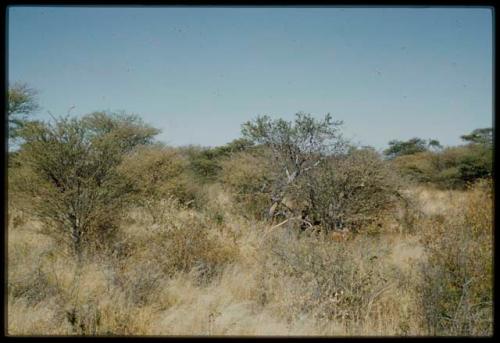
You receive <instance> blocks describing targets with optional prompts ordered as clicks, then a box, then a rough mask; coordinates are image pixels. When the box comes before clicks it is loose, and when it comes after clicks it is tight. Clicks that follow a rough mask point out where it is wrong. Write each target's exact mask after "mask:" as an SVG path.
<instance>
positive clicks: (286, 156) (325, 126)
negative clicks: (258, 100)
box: [242, 112, 345, 218]
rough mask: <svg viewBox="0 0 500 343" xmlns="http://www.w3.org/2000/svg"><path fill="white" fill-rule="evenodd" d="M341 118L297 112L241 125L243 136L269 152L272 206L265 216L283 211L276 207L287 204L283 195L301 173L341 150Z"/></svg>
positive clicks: (342, 144)
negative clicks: (292, 117)
mask: <svg viewBox="0 0 500 343" xmlns="http://www.w3.org/2000/svg"><path fill="white" fill-rule="evenodd" d="M341 125H342V122H341V121H334V120H333V119H332V116H331V115H330V114H327V115H326V116H325V118H324V119H323V120H317V119H315V118H314V117H312V116H311V115H310V114H306V113H302V112H300V113H297V114H296V117H295V121H294V122H289V121H286V120H283V119H276V120H272V119H271V118H270V117H269V116H260V117H257V118H256V119H255V120H253V121H249V122H246V123H244V124H243V126H242V134H243V136H244V137H245V138H246V139H248V140H250V141H252V142H254V143H257V144H262V145H264V146H266V147H268V148H269V149H270V151H271V152H272V158H273V163H272V164H273V166H274V172H275V175H274V177H273V179H274V184H273V187H272V196H271V198H272V204H273V205H272V206H271V208H270V209H269V216H270V217H271V218H272V217H274V216H275V215H277V214H280V213H286V211H278V207H285V209H286V208H287V207H288V206H287V205H286V204H284V201H283V200H284V198H285V196H286V195H287V193H288V192H289V191H290V189H291V188H293V186H295V185H296V184H297V180H299V179H300V178H301V177H303V176H304V175H307V174H308V173H309V172H310V171H312V170H313V169H314V168H316V167H318V165H319V164H320V163H321V162H322V161H323V160H324V159H325V157H326V156H328V155H332V154H335V153H338V152H340V151H343V149H344V148H345V144H344V141H343V139H342V137H341V135H340V132H339V127H340V126H341Z"/></svg>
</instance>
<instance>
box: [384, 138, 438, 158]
mask: <svg viewBox="0 0 500 343" xmlns="http://www.w3.org/2000/svg"><path fill="white" fill-rule="evenodd" d="M430 148H432V149H434V150H440V149H442V146H441V144H440V143H439V141H438V140H437V139H429V140H425V139H422V138H418V137H414V138H411V139H409V140H407V141H399V140H396V139H394V140H392V141H390V142H389V148H387V149H386V150H385V151H384V155H386V156H387V157H389V158H390V159H394V158H396V157H398V156H404V155H412V154H416V153H419V152H425V151H429V149H430Z"/></svg>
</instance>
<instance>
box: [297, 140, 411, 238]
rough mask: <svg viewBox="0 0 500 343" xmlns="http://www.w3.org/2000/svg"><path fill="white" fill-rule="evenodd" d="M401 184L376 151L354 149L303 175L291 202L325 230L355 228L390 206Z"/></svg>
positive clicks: (304, 216)
mask: <svg viewBox="0 0 500 343" xmlns="http://www.w3.org/2000/svg"><path fill="white" fill-rule="evenodd" d="M400 186H401V181H400V179H399V178H398V176H397V175H396V174H395V173H394V172H393V171H392V170H391V169H390V167H389V166H388V165H387V164H386V162H385V161H383V160H382V159H381V158H380V156H379V154H378V153H376V152H375V151H372V150H370V149H353V150H352V151H351V152H350V153H349V154H347V155H345V156H337V157H332V158H329V159H328V160H327V161H325V163H323V164H321V165H320V167H319V168H318V169H317V170H315V172H314V173H312V174H311V175H310V176H309V177H308V178H304V179H303V181H302V182H301V184H299V186H298V187H297V188H296V189H295V194H294V199H295V201H294V202H295V204H296V207H297V210H299V211H300V212H299V213H302V217H303V219H306V220H307V222H308V223H310V224H314V223H317V224H321V226H322V227H324V228H326V229H328V230H332V229H333V230H338V229H356V228H360V227H362V226H363V225H365V224H368V223H370V222H373V221H374V220H375V219H377V218H378V217H379V216H381V215H383V214H384V213H385V212H387V211H388V210H391V209H393V208H394V206H395V204H396V202H397V201H398V200H399V199H400V195H399V188H400ZM299 204H300V205H299ZM297 205H299V206H297Z"/></svg>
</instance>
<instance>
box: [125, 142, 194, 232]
mask: <svg viewBox="0 0 500 343" xmlns="http://www.w3.org/2000/svg"><path fill="white" fill-rule="evenodd" d="M187 166H188V162H187V159H186V158H185V157H184V156H182V155H181V153H180V152H179V151H177V150H175V149H173V148H168V147H165V146H163V145H161V144H156V145H152V146H147V145H142V146H139V147H137V148H136V149H135V150H134V151H133V152H132V153H130V154H128V155H127V156H125V158H124V159H123V161H122V162H121V164H120V165H119V167H118V171H119V172H120V174H121V175H122V177H123V178H124V179H125V180H126V182H127V184H129V185H131V187H132V188H133V195H134V196H133V197H132V199H133V201H134V202H135V203H137V204H139V205H140V206H141V207H143V208H145V209H146V210H147V211H148V213H149V214H150V215H151V216H152V218H153V221H154V222H157V221H158V218H160V217H161V215H162V206H161V202H162V200H164V199H167V198H170V197H172V198H175V199H176V200H177V201H179V202H180V204H186V203H189V202H192V201H194V199H195V194H193V189H192V187H191V185H190V183H189V178H188V175H187V173H186V171H187Z"/></svg>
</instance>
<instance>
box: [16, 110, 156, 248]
mask: <svg viewBox="0 0 500 343" xmlns="http://www.w3.org/2000/svg"><path fill="white" fill-rule="evenodd" d="M158 132H159V131H158V130H156V129H154V128H151V127H149V126H147V125H145V124H143V123H142V121H141V120H140V119H139V118H138V117H136V116H127V115H114V114H105V113H93V114H90V115H87V116H85V117H83V118H82V119H77V118H69V117H66V118H59V119H57V120H55V121H54V122H53V123H45V122H33V123H30V124H28V125H26V126H25V127H24V128H23V130H22V132H21V134H22V138H23V139H24V143H23V144H22V146H21V150H20V152H19V156H18V157H17V158H18V161H19V163H20V164H21V165H22V166H23V168H26V169H27V171H26V172H27V173H28V175H31V176H32V180H31V182H29V183H27V184H26V183H21V182H17V186H18V187H15V185H16V182H14V191H18V192H24V193H28V194H29V195H30V196H31V202H32V209H33V211H34V213H35V214H36V215H37V216H38V217H39V218H40V219H41V220H42V221H43V222H45V223H46V224H48V225H47V226H48V227H50V228H52V229H54V230H55V233H57V234H58V235H57V236H58V237H59V238H60V239H61V240H62V241H64V242H66V243H67V244H68V245H69V246H70V247H72V248H73V250H74V252H75V253H76V254H77V255H78V256H80V255H81V253H82V250H83V248H84V247H87V246H94V245H96V246H98V245H99V244H105V242H106V241H107V240H108V239H109V238H110V237H111V236H112V234H113V232H114V228H115V227H116V222H117V220H118V218H119V211H120V210H121V208H122V207H123V205H124V201H125V199H126V198H125V195H126V194H128V193H129V191H130V187H128V185H126V184H125V183H124V181H123V180H122V179H121V178H120V177H119V175H118V173H117V171H116V167H117V165H118V164H119V163H120V162H121V160H122V158H123V156H124V155H125V154H126V153H128V152H129V151H131V150H132V149H133V148H134V147H135V146H136V145H139V144H147V143H150V142H151V140H152V138H153V137H154V135H156V134H157V133H158ZM10 172H11V176H10V177H14V178H16V171H15V170H11V171H10ZM20 181H22V180H20ZM24 181H25V180H24Z"/></svg>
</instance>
